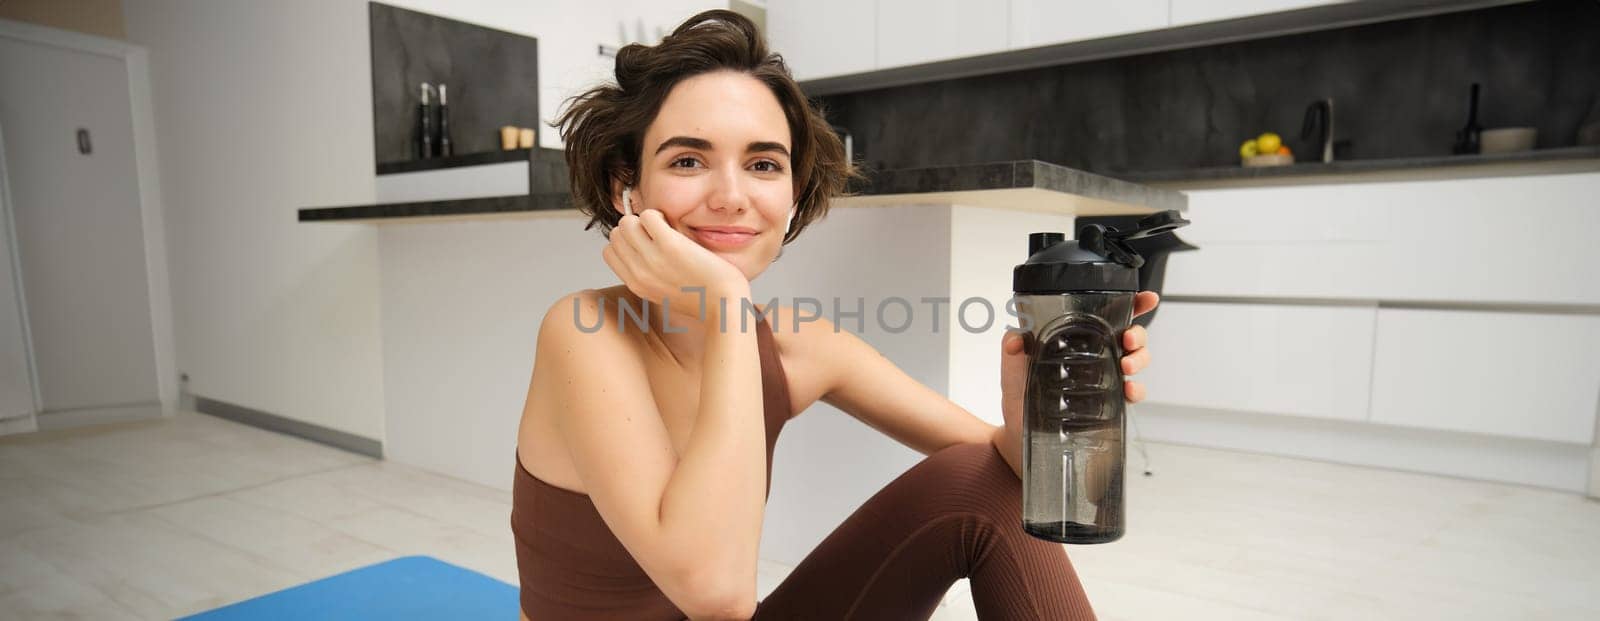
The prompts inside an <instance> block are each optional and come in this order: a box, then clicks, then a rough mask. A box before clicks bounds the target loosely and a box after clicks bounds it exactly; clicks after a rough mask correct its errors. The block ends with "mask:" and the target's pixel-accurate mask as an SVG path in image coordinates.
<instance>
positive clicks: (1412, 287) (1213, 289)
mask: <svg viewBox="0 0 1600 621" xmlns="http://www.w3.org/2000/svg"><path fill="white" fill-rule="evenodd" d="M1597 188H1600V173H1579V174H1561V175H1539V176H1528V177H1495V178H1483V179H1452V180H1429V181H1404V182H1387V183H1361V184H1329V185H1307V186H1291V187H1257V188H1234V189H1214V190H1193V191H1189V192H1188V194H1189V213H1188V216H1187V217H1188V218H1189V219H1190V220H1191V221H1193V222H1194V224H1193V225H1191V226H1188V227H1185V228H1184V229H1183V230H1181V231H1179V232H1178V235H1179V236H1180V237H1182V238H1183V239H1185V240H1187V241H1191V242H1193V243H1194V244H1195V245H1197V246H1199V247H1200V250H1198V251H1193V252H1179V253H1174V254H1173V255H1171V257H1170V258H1169V259H1168V263H1167V273H1166V285H1165V290H1164V292H1165V293H1167V294H1169V295H1176V296H1185V295H1187V296H1221V297H1269V298H1318V299H1327V298H1332V299H1349V300H1385V301H1418V302H1424V301H1425V302H1441V301H1448V302H1459V303H1524V304H1585V305H1592V304H1600V279H1597V278H1594V277H1593V276H1592V270H1593V268H1594V266H1596V265H1600V244H1595V243H1592V240H1591V238H1592V237H1593V234H1594V233H1593V232H1594V231H1595V230H1600V209H1595V208H1594V195H1595V192H1596V189H1597Z"/></svg>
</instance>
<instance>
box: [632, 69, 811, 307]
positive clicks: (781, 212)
mask: <svg viewBox="0 0 1600 621" xmlns="http://www.w3.org/2000/svg"><path fill="white" fill-rule="evenodd" d="M641 145H642V148H643V151H642V152H641V153H640V154H639V168H640V171H639V177H638V178H639V185H638V187H636V188H634V194H633V195H632V197H631V199H632V202H633V209H634V212H635V213H637V212H638V211H640V210H642V209H656V210H659V211H661V213H662V215H664V216H666V220H667V223H668V224H671V225H672V227H673V228H675V229H677V230H678V231H679V232H681V233H683V234H684V235H685V236H687V237H688V238H689V239H692V240H694V241H695V242H697V243H699V244H700V245H701V246H703V247H705V248H707V249H709V250H710V251H712V252H714V253H716V254H717V255H718V256H720V257H722V258H724V259H726V260H727V261H728V262H729V263H732V264H733V265H734V266H736V267H738V268H739V270H740V271H742V272H744V275H745V277H746V278H751V279H754V278H755V277H756V276H757V275H759V274H760V273H761V272H762V271H764V270H765V269H766V268H767V266H768V265H770V264H771V263H772V260H773V258H774V257H776V256H777V254H778V250H779V248H781V247H782V245H783V233H784V224H785V223H786V222H787V221H788V219H789V214H790V209H791V208H792V207H794V205H795V199H794V178H793V177H792V175H791V169H790V159H789V156H790V153H791V152H792V151H793V149H794V146H793V145H792V144H790V131H789V123H788V120H787V119H786V118H785V117H784V114H783V108H782V107H781V106H780V104H779V102H778V98H777V97H776V96H774V95H773V93H772V91H771V89H769V88H768V87H767V86H766V85H765V84H762V83H761V82H760V81H758V80H756V79H755V78H752V77H750V76H748V75H745V74H741V73H736V72H731V71H720V72H714V73H706V74H701V75H698V76H695V77H692V78H688V79H686V80H684V81H682V82H680V83H678V85H677V86H675V87H673V89H672V91H671V92H670V93H669V94H668V95H667V98H666V99H665V100H664V101H662V104H661V110H660V112H659V113H658V114H657V115H656V118H655V120H654V122H652V123H651V124H650V127H649V128H648V129H646V130H645V134H644V140H643V141H641ZM618 191H619V192H620V187H619V188H618ZM616 208H617V209H618V211H621V210H622V203H621V198H620V195H619V196H618V199H617V202H616Z"/></svg>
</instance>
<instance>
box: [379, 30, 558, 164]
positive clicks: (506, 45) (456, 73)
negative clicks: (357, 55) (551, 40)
mask: <svg viewBox="0 0 1600 621" xmlns="http://www.w3.org/2000/svg"><path fill="white" fill-rule="evenodd" d="M368 16H369V20H370V24H371V36H372V122H373V129H374V135H373V149H374V153H375V155H376V156H377V159H376V162H377V163H379V164H383V163H387V162H402V161H408V160H412V159H415V158H416V154H415V146H414V145H415V138H414V135H415V134H414V132H415V127H416V122H417V104H418V103H420V101H419V98H420V95H419V94H418V91H419V88H420V85H421V84H422V83H423V82H428V83H430V84H434V85H438V84H439V83H441V82H442V83H444V84H445V86H447V87H449V96H450V140H451V142H452V146H453V148H454V152H455V153H456V154H463V155H464V154H468V153H481V152H484V151H498V150H500V126H502V125H514V126H517V127H531V128H533V129H534V130H535V131H542V130H543V129H544V128H543V127H542V126H541V125H540V124H539V42H538V40H537V39H534V38H533V37H525V36H522V35H518V34H512V33H509V32H504V31H500V30H494V29H492V28H484V27H482V26H476V25H473V24H468V23H465V22H458V21H455V20H450V19H445V18H442V17H436V16H433V15H429V14H427V13H418V12H416V11H408V10H405V9H401V8H396V7H392V6H388V5H384V4H378V3H376V2H373V3H369V4H368ZM434 103H437V100H435V102H434Z"/></svg>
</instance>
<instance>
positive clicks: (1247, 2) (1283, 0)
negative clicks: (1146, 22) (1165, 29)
mask: <svg viewBox="0 0 1600 621" xmlns="http://www.w3.org/2000/svg"><path fill="white" fill-rule="evenodd" d="M1350 1H1352V0H1172V25H1173V26H1187V25H1189V24H1198V23H1201V22H1215V21H1221V20H1225V19H1234V18H1237V17H1249V16H1251V15H1262V14H1265V13H1279V12H1283V11H1293V10H1295V9H1303V8H1306V7H1313V6H1318V5H1323V4H1337V3H1339V2H1350Z"/></svg>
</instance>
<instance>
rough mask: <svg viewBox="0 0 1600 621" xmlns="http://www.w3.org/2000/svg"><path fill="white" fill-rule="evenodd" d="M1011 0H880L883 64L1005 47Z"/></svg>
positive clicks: (896, 64)
mask: <svg viewBox="0 0 1600 621" xmlns="http://www.w3.org/2000/svg"><path fill="white" fill-rule="evenodd" d="M1010 4H1011V3H1010V1H1009V0H878V68H879V69H886V68H889V67H901V66H906V65H917V64H922V63H929V62H935V61H940V60H949V59H952V58H962V57H966V56H980V55H983V54H989V53H993V52H1002V51H1005V49H1006V42H1007V39H1008V36H1009V33H1008V31H1009V30H1010V26H1011V21H1010V18H1009V17H1008V15H1010Z"/></svg>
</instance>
